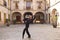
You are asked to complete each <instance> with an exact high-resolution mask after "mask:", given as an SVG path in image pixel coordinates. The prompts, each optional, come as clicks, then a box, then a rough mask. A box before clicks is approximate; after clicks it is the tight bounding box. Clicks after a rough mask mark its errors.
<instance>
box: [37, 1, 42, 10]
mask: <svg viewBox="0 0 60 40" xmlns="http://www.w3.org/2000/svg"><path fill="white" fill-rule="evenodd" d="M41 3H42V1H37V4H38V9H41Z"/></svg>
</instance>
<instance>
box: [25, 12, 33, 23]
mask: <svg viewBox="0 0 60 40" xmlns="http://www.w3.org/2000/svg"><path fill="white" fill-rule="evenodd" d="M29 15H31V16H32V18H33V14H32V13H31V12H25V13H24V19H25V18H29ZM32 23H33V21H32Z"/></svg>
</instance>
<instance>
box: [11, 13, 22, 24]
mask: <svg viewBox="0 0 60 40" xmlns="http://www.w3.org/2000/svg"><path fill="white" fill-rule="evenodd" d="M12 20H13V23H14V22H15V23H21V13H20V12H14V13H13V14H12Z"/></svg>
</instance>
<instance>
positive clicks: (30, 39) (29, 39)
mask: <svg viewBox="0 0 60 40" xmlns="http://www.w3.org/2000/svg"><path fill="white" fill-rule="evenodd" d="M22 40H35V39H33V38H24V39H22Z"/></svg>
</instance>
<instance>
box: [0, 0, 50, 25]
mask: <svg viewBox="0 0 60 40" xmlns="http://www.w3.org/2000/svg"><path fill="white" fill-rule="evenodd" d="M49 7H50V1H49V0H0V24H2V23H3V24H4V23H5V21H6V19H10V22H11V23H13V21H14V20H16V23H23V19H24V18H26V17H29V15H31V16H35V20H34V21H33V23H50V17H49V16H50V14H49V10H48V8H49Z"/></svg>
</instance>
